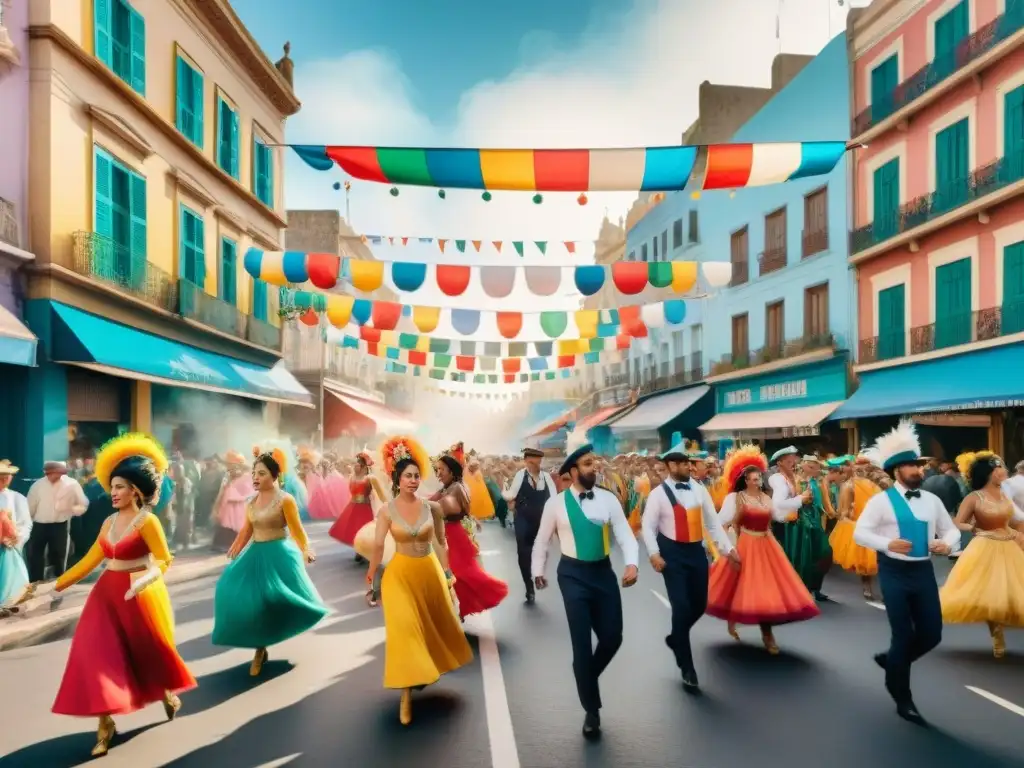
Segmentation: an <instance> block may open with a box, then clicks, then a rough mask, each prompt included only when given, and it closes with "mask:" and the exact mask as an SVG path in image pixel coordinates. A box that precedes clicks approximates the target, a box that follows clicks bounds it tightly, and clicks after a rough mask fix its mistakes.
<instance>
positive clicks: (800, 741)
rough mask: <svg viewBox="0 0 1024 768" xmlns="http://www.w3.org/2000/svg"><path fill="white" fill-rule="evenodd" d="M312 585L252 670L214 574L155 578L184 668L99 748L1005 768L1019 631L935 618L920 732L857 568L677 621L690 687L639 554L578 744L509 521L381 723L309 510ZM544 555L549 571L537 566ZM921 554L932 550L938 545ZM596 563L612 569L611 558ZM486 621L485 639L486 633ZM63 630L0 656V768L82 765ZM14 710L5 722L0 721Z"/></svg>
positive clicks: (342, 588) (375, 666) (471, 764)
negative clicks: (502, 586)
mask: <svg viewBox="0 0 1024 768" xmlns="http://www.w3.org/2000/svg"><path fill="white" fill-rule="evenodd" d="M313 533H314V541H315V543H316V548H317V552H318V554H319V559H318V561H317V562H316V564H315V565H314V566H313V567H312V571H311V573H312V574H313V576H314V578H315V581H316V583H317V586H318V587H319V589H320V590H321V594H322V595H323V597H324V599H325V600H326V601H327V602H328V603H329V605H330V607H331V608H332V609H333V611H334V614H333V615H331V616H330V617H328V619H326V620H325V621H324V622H323V623H322V624H321V625H320V626H319V627H318V628H317V629H315V630H314V631H311V632H308V633H306V634H305V635H302V636H300V637H298V638H295V639H293V640H291V641H290V642H288V643H286V644H283V645H281V646H279V647H274V648H271V649H270V662H269V663H268V664H267V666H266V667H265V671H264V674H263V676H262V677H260V678H258V679H253V678H250V677H249V674H248V666H249V660H250V658H251V654H250V652H248V651H245V650H225V649H219V648H215V647H213V646H212V645H211V644H210V631H211V625H212V613H213V605H212V597H213V588H214V584H215V581H214V579H213V578H205V579H202V580H199V581H194V582H191V583H188V584H181V585H178V586H177V587H174V588H172V595H173V598H174V601H175V606H176V610H177V621H178V639H179V647H180V650H181V652H182V654H183V656H184V658H185V659H186V661H187V662H188V663H189V665H190V666H191V668H192V671H193V673H194V674H195V675H196V677H197V679H198V680H199V684H200V685H199V688H198V689H197V690H195V691H193V692H191V693H188V694H186V695H185V696H183V700H184V709H183V710H182V712H181V714H180V716H179V717H178V719H176V720H175V721H174V722H173V723H165V722H164V718H163V712H162V709H161V708H160V707H159V706H156V705H154V706H152V707H149V708H147V709H146V710H144V711H142V712H140V713H137V714H135V715H133V716H130V717H123V718H120V719H119V721H118V725H119V727H120V729H121V731H122V735H120V736H119V737H118V739H117V741H116V742H115V747H114V748H113V749H112V750H111V752H110V754H109V756H108V757H107V758H106V759H105V762H104V763H103V765H105V766H138V767H141V766H158V765H159V766H196V767H210V766H217V768H235V767H238V768H255V767H256V766H279V765H295V766H361V767H364V768H376V767H377V766H405V767H406V768H418V767H419V766H424V767H426V766H430V767H431V768H434V767H436V766H444V768H488V767H489V766H494V767H495V768H499V767H500V768H518V767H519V766H524V767H525V768H549V767H550V768H555V767H556V766H557V768H578V767H580V768H582V767H583V766H586V767H587V768H605V767H607V768H630V767H635V768H656V767H660V766H673V767H677V768H683V767H684V766H685V767H686V768H727V767H729V766H741V765H763V766H780V767H785V768H821V766H823V765H829V766H832V767H833V768H845V767H846V766H851V767H853V766H864V765H871V766H874V768H889V767H890V766H891V767H892V768H896V767H897V766H900V767H902V766H907V765H915V766H916V765H920V766H928V767H929V768H946V767H947V766H949V767H950V768H952V767H954V766H955V767H956V768H990V767H991V768H995V767H996V766H1000V767H1002V766H1006V767H1009V766H1014V765H1016V766H1019V765H1021V748H1022V740H1021V736H1020V734H1021V733H1022V730H1024V664H1022V663H1021V661H1022V659H1024V636H1022V633H1021V632H1019V631H1015V632H1010V633H1008V638H1007V639H1008V643H1009V646H1010V653H1009V654H1008V655H1007V657H1006V658H1005V659H1003V660H1002V661H996V660H995V659H993V658H992V653H991V648H990V644H989V637H988V632H987V631H986V629H985V628H984V627H983V626H972V627H954V628H948V629H947V632H946V636H945V640H944V642H943V645H942V646H941V648H940V649H939V650H938V651H936V652H935V653H933V654H931V655H930V656H928V657H927V658H926V659H925V660H924V661H923V662H922V663H920V664H919V665H917V666H915V668H914V686H915V693H916V698H917V701H918V704H919V706H920V708H921V711H922V713H923V714H924V715H925V716H926V717H927V718H928V719H929V720H930V722H931V724H932V725H931V727H930V728H920V727H915V726H913V725H910V724H908V723H905V722H903V721H902V720H900V719H899V718H897V717H896V715H895V713H894V709H893V705H892V703H891V701H890V700H889V698H888V697H887V695H886V693H885V690H884V688H883V686H882V673H881V672H880V670H878V668H877V667H876V666H875V665H874V664H873V662H872V659H871V657H872V654H874V653H875V652H876V651H878V650H880V649H881V648H882V647H883V645H884V643H885V641H886V638H887V636H888V631H887V624H886V621H885V613H884V610H883V609H881V608H880V607H876V606H873V605H868V604H866V603H865V602H864V601H863V599H862V598H861V597H860V588H859V584H857V583H856V582H855V580H853V579H849V578H846V577H844V576H833V577H831V578H830V581H829V582H826V591H827V592H828V593H829V594H830V595H832V596H833V597H834V598H835V600H836V602H835V603H834V604H829V605H826V606H825V607H824V613H823V616H822V617H820V618H818V619H816V620H814V621H811V622H808V623H805V624H798V625H793V626H789V627H783V628H780V629H779V630H778V631H777V639H778V642H779V645H780V646H781V647H782V651H783V652H782V655H780V656H778V657H774V658H773V657H770V656H768V655H767V654H766V653H765V652H764V651H763V649H762V648H761V647H760V644H759V636H758V632H757V630H756V629H754V628H748V629H746V630H745V631H744V630H741V634H742V635H743V636H744V642H743V643H742V644H739V643H736V642H734V641H733V640H731V639H730V638H729V637H728V635H727V634H726V632H725V626H724V624H722V623H721V622H718V621H716V620H714V619H710V618H705V619H703V620H702V621H701V622H700V624H698V626H697V628H696V630H695V632H694V644H695V648H696V649H697V661H698V665H699V672H700V676H701V683H702V685H703V688H704V695H703V696H699V697H693V696H688V695H686V694H685V693H684V692H683V690H682V687H681V685H680V681H679V677H678V674H677V672H676V670H675V668H674V665H673V662H672V659H671V657H670V654H669V652H668V650H667V649H666V648H665V644H664V636H665V634H666V632H667V629H668V609H667V605H666V603H665V599H664V596H663V595H664V585H663V583H662V581H661V579H660V577H658V576H657V575H656V574H654V573H653V572H652V571H651V570H650V568H649V567H647V566H646V565H644V566H643V567H642V568H641V578H640V581H639V583H638V584H637V586H636V587H634V588H632V589H630V590H629V591H628V592H626V593H625V595H624V597H625V599H624V607H625V617H626V633H625V634H626V637H625V643H624V645H623V648H622V650H621V652H620V653H619V655H618V657H617V658H616V659H615V661H614V662H613V664H612V666H611V667H610V668H609V670H608V672H607V673H606V675H605V676H604V678H603V680H602V689H603V694H604V704H605V708H604V710H603V712H602V716H603V725H604V738H603V740H602V741H600V742H598V743H593V744H591V743H586V742H585V741H584V740H583V739H582V737H581V735H580V725H581V723H582V713H581V712H580V711H579V705H578V703H577V699H576V692H575V689H574V686H573V681H572V671H571V665H570V658H569V641H568V635H567V630H566V622H565V616H564V613H563V610H562V605H561V600H560V597H559V593H558V589H557V587H556V586H553V587H552V588H551V589H550V590H548V591H547V592H542V593H540V594H539V596H538V601H537V604H536V606H534V607H533V608H527V607H525V606H524V605H523V604H522V602H521V600H520V597H521V592H522V589H521V584H520V583H519V578H518V572H517V569H516V565H515V543H514V538H513V536H512V534H511V532H510V531H502V530H500V529H498V528H497V526H493V525H489V526H486V527H485V531H484V533H483V534H482V535H481V537H480V541H481V546H482V547H483V550H484V562H485V564H486V566H487V567H488V569H489V570H491V571H492V572H494V573H496V574H498V575H500V576H501V577H503V578H505V579H507V580H509V582H510V584H511V585H512V593H511V595H510V597H509V599H508V600H507V601H506V603H505V604H504V605H502V606H501V607H500V608H499V609H497V610H496V611H494V612H493V613H492V615H490V616H487V617H482V618H475V619H472V620H470V621H468V622H467V630H470V631H472V633H473V634H475V635H476V636H477V638H478V639H476V640H475V641H474V646H475V648H476V650H477V660H476V661H475V662H474V663H473V664H472V665H471V666H470V667H468V668H466V669H463V670H460V671H459V672H457V673H455V674H452V675H450V676H447V677H445V678H443V679H442V680H441V682H440V683H439V684H438V685H436V686H433V687H431V688H428V689H427V690H425V691H423V692H421V693H419V694H417V695H416V696H415V698H414V710H413V717H414V720H413V723H412V725H411V726H410V727H408V728H403V727H402V726H401V725H400V724H399V722H398V695H397V693H396V692H391V691H385V690H383V689H382V688H381V674H382V663H383V662H382V656H383V650H384V645H383V643H384V630H383V626H382V617H381V613H380V611H379V610H377V609H368V608H367V606H366V604H365V602H364V600H363V592H364V586H363V581H362V579H363V575H364V570H363V568H362V567H360V566H357V565H356V564H355V563H353V561H352V555H351V553H350V552H348V550H345V549H343V548H341V547H340V546H338V545H336V544H335V543H334V542H332V541H331V540H330V539H328V538H327V537H326V528H324V527H323V526H314V532H313ZM554 561H555V560H554V559H553V560H552V572H551V575H552V576H553V570H554V569H553V563H554ZM939 566H940V568H941V569H942V570H943V571H946V570H948V564H947V562H946V561H944V560H943V561H941V562H939ZM616 567H617V568H619V567H620V562H617V564H616ZM495 639H496V642H495ZM68 645H69V640H68V639H66V638H65V639H61V640H58V641H55V642H51V643H48V644H46V645H42V646H37V647H34V648H27V649H21V650H13V651H8V652H6V653H2V654H0V680H2V681H3V687H2V689H3V691H4V696H3V697H0V722H3V723H5V724H6V725H5V727H4V728H3V729H2V730H0V754H3V755H5V757H3V758H0V765H2V766H8V765H9V766H40V767H41V766H46V767H47V768H59V767H61V766H74V765H79V764H81V763H84V762H87V761H88V758H89V750H90V749H91V747H92V745H93V743H94V731H95V723H94V722H93V721H76V720H72V719H69V718H63V717H57V716H55V715H52V714H50V711H49V709H50V705H51V702H52V699H53V696H54V693H55V692H56V689H57V686H58V683H59V680H60V675H61V671H62V669H63V666H64V661H65V658H66V656H67V652H68ZM15 722H16V723H17V727H16V728H15V727H13V726H12V724H14V723H15Z"/></svg>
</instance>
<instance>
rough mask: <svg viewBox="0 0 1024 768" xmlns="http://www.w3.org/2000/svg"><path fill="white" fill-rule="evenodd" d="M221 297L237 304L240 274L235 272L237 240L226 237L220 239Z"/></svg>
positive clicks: (229, 302) (232, 303)
mask: <svg viewBox="0 0 1024 768" xmlns="http://www.w3.org/2000/svg"><path fill="white" fill-rule="evenodd" d="M220 282H221V285H220V297H221V298H222V299H223V300H224V301H226V302H227V303H228V304H231V305H235V303H236V294H237V291H238V275H237V273H236V272H235V241H234V240H230V239H228V238H226V237H224V238H221V241H220Z"/></svg>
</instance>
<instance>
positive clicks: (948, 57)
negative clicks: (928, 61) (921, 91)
mask: <svg viewBox="0 0 1024 768" xmlns="http://www.w3.org/2000/svg"><path fill="white" fill-rule="evenodd" d="M967 3H968V0H961V2H960V4H959V5H957V6H956V7H955V8H953V9H952V10H950V11H949V12H948V13H946V14H945V15H943V16H942V18H940V19H936V21H935V61H933V62H932V70H933V72H934V75H935V76H937V77H938V78H940V79H941V78H943V77H946V76H947V75H949V74H951V73H952V72H953V70H954V69H956V67H957V61H956V54H957V48H959V47H960V43H962V42H963V41H964V40H965V39H967V35H968V33H969V32H970V30H969V24H970V18H969V15H968V7H967Z"/></svg>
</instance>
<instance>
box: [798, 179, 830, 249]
mask: <svg viewBox="0 0 1024 768" xmlns="http://www.w3.org/2000/svg"><path fill="white" fill-rule="evenodd" d="M827 250H828V187H822V188H821V189H819V190H817V191H815V192H811V194H809V195H807V196H805V197H804V236H803V257H804V258H805V259H806V258H807V257H808V256H813V255H814V254H816V253H822V252H823V251H827Z"/></svg>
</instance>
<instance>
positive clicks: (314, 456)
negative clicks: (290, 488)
mask: <svg viewBox="0 0 1024 768" xmlns="http://www.w3.org/2000/svg"><path fill="white" fill-rule="evenodd" d="M296 454H297V456H298V461H297V462H296V464H295V474H297V475H298V476H299V480H301V481H302V484H303V485H304V486H306V498H307V499H308V500H309V501H308V506H307V509H308V511H309V516H310V517H311V518H312V519H314V520H333V519H334V515H332V514H329V510H327V511H328V514H326V516H323V517H321V516H320V515H323V514H324V511H325V507H326V505H325V504H324V503H323V502H314V499H316V498H317V496H318V495H319V494H320V493H321V489H322V488H323V485H324V478H323V476H322V475H321V474H320V472H319V469H320V454H318V453H317V452H316V451H314V450H313V449H312V448H310V447H309V446H308V445H300V446H299V449H298V451H296ZM314 510H316V512H314ZM317 512H319V513H320V515H318V514H317Z"/></svg>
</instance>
